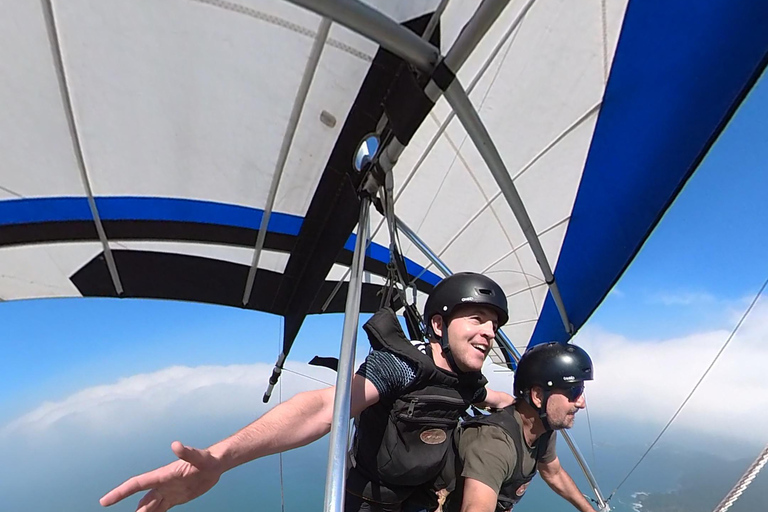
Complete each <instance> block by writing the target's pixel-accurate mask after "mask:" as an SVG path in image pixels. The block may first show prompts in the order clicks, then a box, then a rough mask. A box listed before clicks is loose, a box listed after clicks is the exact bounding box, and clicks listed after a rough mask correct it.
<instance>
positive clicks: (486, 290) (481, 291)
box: [477, 288, 493, 297]
mask: <svg viewBox="0 0 768 512" xmlns="http://www.w3.org/2000/svg"><path fill="white" fill-rule="evenodd" d="M477 293H479V294H480V295H488V296H489V297H492V296H493V290H491V289H489V288H478V289H477Z"/></svg>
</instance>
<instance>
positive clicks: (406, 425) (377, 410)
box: [351, 308, 488, 487]
mask: <svg viewBox="0 0 768 512" xmlns="http://www.w3.org/2000/svg"><path fill="white" fill-rule="evenodd" d="M363 328H364V329H365V331H366V333H367V334H368V339H369V341H370V343H371V346H372V347H373V348H374V350H387V351H389V352H392V353H394V354H396V355H397V356H399V357H401V358H402V359H404V360H407V361H409V362H411V363H413V365H414V366H415V367H416V376H415V378H414V380H413V382H412V383H411V385H410V386H409V387H408V388H407V389H406V390H405V392H404V393H403V394H402V395H401V396H399V397H397V398H394V399H382V400H380V401H379V402H378V403H376V404H374V405H373V406H371V407H368V408H367V409H366V410H365V411H363V412H362V413H361V415H360V419H359V421H358V428H357V431H356V433H355V440H354V444H353V448H352V454H351V455H352V463H353V465H354V467H355V468H356V469H357V470H358V471H360V472H362V473H363V474H365V475H366V476H368V477H369V478H371V479H372V480H375V481H378V482H382V483H386V484H389V485H395V486H408V487H413V486H419V485H422V484H425V483H429V482H432V481H434V480H435V479H436V478H437V477H438V476H439V474H440V472H441V470H442V469H443V467H444V466H445V463H446V456H447V454H448V453H449V452H450V453H452V447H453V433H454V431H455V430H456V427H457V425H458V421H459V419H460V418H462V417H463V416H465V411H466V410H467V408H468V407H469V406H470V405H471V403H472V400H473V398H474V397H475V396H476V395H477V393H478V391H479V389H480V388H483V387H485V385H486V383H487V382H488V381H487V380H486V379H485V377H484V376H483V375H482V373H480V372H471V373H465V374H461V375H457V374H454V373H452V372H447V371H445V370H443V369H441V368H438V367H437V366H436V365H435V363H434V361H433V360H432V358H431V357H430V356H429V355H426V354H424V353H422V352H421V351H420V350H419V349H418V348H416V347H414V346H413V345H412V344H411V342H410V340H408V339H407V338H406V337H405V334H403V330H402V328H401V327H400V323H399V322H398V320H397V317H396V316H395V313H394V311H392V310H391V309H389V308H383V309H381V310H379V311H378V312H377V313H376V314H374V315H373V317H371V319H370V320H369V321H368V322H366V324H365V325H364V326H363Z"/></svg>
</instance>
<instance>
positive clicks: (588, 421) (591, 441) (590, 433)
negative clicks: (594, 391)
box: [584, 394, 597, 467]
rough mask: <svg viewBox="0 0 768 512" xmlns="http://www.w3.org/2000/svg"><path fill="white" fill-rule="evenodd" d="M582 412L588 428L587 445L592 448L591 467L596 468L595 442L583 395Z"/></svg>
mask: <svg viewBox="0 0 768 512" xmlns="http://www.w3.org/2000/svg"><path fill="white" fill-rule="evenodd" d="M584 411H585V412H586V413H587V426H588V427H589V444H590V445H591V446H592V467H595V466H597V463H596V462H595V440H594V438H593V437H592V421H591V420H590V419H589V407H587V396H586V394H585V395H584Z"/></svg>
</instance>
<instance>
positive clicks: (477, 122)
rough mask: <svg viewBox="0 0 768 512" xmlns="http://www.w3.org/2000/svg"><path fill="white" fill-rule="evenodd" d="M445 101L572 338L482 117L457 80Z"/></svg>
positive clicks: (543, 256)
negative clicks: (498, 192) (509, 211)
mask: <svg viewBox="0 0 768 512" xmlns="http://www.w3.org/2000/svg"><path fill="white" fill-rule="evenodd" d="M445 99H446V100H448V103H449V104H450V105H451V108H452V109H453V111H454V112H456V117H458V118H459V121H461V124H462V125H463V126H464V129H465V130H466V131H467V134H468V135H469V137H470V138H471V139H472V142H473V143H474V144H475V147H476V148H477V151H478V152H479V153H480V155H481V156H482V157H483V160H484V161H485V164H486V165H487V166H488V169H489V170H490V171H491V174H492V175H493V178H494V180H496V184H497V185H498V186H499V189H500V190H501V193H502V194H503V195H504V198H505V199H506V200H507V204H508V205H509V207H510V208H511V209H512V213H514V215H515V218H516V219H517V222H518V224H519V225H520V228H521V229H522V230H523V234H524V235H525V239H526V240H527V241H528V245H529V246H530V247H531V251H533V255H534V256H535V257H536V262H537V263H538V264H539V268H540V269H541V272H542V274H544V281H546V283H547V286H549V291H550V293H551V294H552V298H553V299H554V301H555V305H556V306H557V310H558V312H559V313H560V319H561V320H562V322H563V327H565V331H566V332H567V333H568V334H569V335H572V334H573V333H574V328H573V325H572V324H571V322H570V320H569V319H568V313H567V312H566V310H565V305H564V304H563V299H562V297H561V296H560V290H559V288H558V287H557V283H556V282H555V276H554V274H553V273H552V268H551V267H550V266H549V262H548V261H547V256H546V254H545V253H544V248H543V247H542V246H541V242H539V237H538V235H537V234H536V230H535V229H534V227H533V223H532V222H531V218H530V217H529V216H528V211H527V210H526V209H525V205H524V204H523V200H522V198H521V197H520V194H519V193H518V192H517V188H516V187H515V183H514V182H513V181H512V177H511V176H510V175H509V172H507V168H506V166H505V165H504V161H503V160H502V159H501V155H500V154H499V151H498V150H497V149H496V146H495V145H494V143H493V140H492V139H491V136H490V134H488V131H487V130H486V129H485V125H484V124H483V122H482V120H481V119H480V115H479V114H478V113H477V110H475V107H474V105H472V102H471V101H470V99H469V96H468V95H467V93H466V91H465V90H464V88H463V87H462V86H461V83H459V81H458V80H454V81H453V82H452V83H451V85H450V87H448V89H447V90H446V91H445Z"/></svg>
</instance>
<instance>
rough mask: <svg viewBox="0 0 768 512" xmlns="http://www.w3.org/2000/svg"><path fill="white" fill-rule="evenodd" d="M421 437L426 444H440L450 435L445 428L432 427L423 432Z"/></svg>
mask: <svg viewBox="0 0 768 512" xmlns="http://www.w3.org/2000/svg"><path fill="white" fill-rule="evenodd" d="M419 437H420V438H421V440H422V441H423V442H424V443H426V444H440V443H444V442H445V440H446V439H448V436H447V435H446V433H445V430H442V429H439V428H431V429H429V430H425V431H424V432H422V433H421V434H420V435H419Z"/></svg>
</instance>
